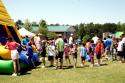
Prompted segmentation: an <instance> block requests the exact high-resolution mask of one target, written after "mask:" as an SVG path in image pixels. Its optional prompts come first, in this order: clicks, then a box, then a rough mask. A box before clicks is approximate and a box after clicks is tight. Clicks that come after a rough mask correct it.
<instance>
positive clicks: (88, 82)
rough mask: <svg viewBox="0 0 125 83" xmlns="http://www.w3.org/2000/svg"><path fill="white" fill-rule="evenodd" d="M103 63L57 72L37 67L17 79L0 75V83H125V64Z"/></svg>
mask: <svg viewBox="0 0 125 83" xmlns="http://www.w3.org/2000/svg"><path fill="white" fill-rule="evenodd" d="M79 63H80V62H78V66H79ZM103 63H106V64H107V65H103V66H101V67H93V68H90V67H84V68H80V67H79V68H76V69H73V68H71V69H58V70H54V69H52V68H44V69H43V68H40V66H38V68H36V69H32V70H31V71H28V72H26V74H24V75H21V76H19V77H12V76H11V75H0V83H125V64H120V63H118V62H103ZM86 65H89V63H87V64H86Z"/></svg>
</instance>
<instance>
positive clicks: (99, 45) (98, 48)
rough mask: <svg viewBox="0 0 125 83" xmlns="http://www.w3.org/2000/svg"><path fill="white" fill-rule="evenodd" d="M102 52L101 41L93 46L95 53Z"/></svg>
mask: <svg viewBox="0 0 125 83" xmlns="http://www.w3.org/2000/svg"><path fill="white" fill-rule="evenodd" d="M101 52H102V44H101V43H98V44H97V45H96V47H95V53H96V54H101Z"/></svg>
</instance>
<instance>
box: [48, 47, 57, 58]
mask: <svg viewBox="0 0 125 83" xmlns="http://www.w3.org/2000/svg"><path fill="white" fill-rule="evenodd" d="M48 55H49V56H54V55H55V46H54V45H49V46H48Z"/></svg>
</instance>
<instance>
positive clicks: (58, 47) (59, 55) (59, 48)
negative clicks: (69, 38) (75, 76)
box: [56, 34, 64, 68]
mask: <svg viewBox="0 0 125 83" xmlns="http://www.w3.org/2000/svg"><path fill="white" fill-rule="evenodd" d="M56 50H57V56H56V59H57V62H56V68H57V67H58V59H59V61H60V68H62V67H63V52H64V41H63V38H62V35H61V34H59V38H58V39H57V40H56Z"/></svg>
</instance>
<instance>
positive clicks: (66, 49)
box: [64, 43, 71, 65]
mask: <svg viewBox="0 0 125 83" xmlns="http://www.w3.org/2000/svg"><path fill="white" fill-rule="evenodd" d="M69 52H70V48H69V46H68V44H67V43H66V44H65V47H64V54H65V60H66V63H67V65H68V61H69V64H71V62H70V59H69Z"/></svg>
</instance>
